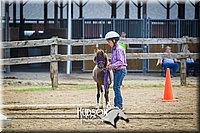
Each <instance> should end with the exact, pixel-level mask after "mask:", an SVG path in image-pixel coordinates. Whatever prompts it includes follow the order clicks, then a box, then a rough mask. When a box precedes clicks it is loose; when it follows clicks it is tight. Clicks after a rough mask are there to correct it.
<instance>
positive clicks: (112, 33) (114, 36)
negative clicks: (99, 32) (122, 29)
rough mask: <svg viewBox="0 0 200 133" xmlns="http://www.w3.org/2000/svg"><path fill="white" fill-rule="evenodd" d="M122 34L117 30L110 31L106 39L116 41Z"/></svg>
mask: <svg viewBox="0 0 200 133" xmlns="http://www.w3.org/2000/svg"><path fill="white" fill-rule="evenodd" d="M119 37H120V35H119V34H118V33H117V32H115V31H109V32H108V33H107V34H106V35H105V39H106V40H112V39H115V40H116V41H118V40H119Z"/></svg>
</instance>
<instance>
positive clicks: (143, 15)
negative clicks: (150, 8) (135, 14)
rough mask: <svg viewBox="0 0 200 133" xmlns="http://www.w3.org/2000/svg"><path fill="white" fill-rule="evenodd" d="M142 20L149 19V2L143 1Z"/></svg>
mask: <svg viewBox="0 0 200 133" xmlns="http://www.w3.org/2000/svg"><path fill="white" fill-rule="evenodd" d="M142 6H143V7H142V18H143V19H146V18H147V0H143V5H142Z"/></svg>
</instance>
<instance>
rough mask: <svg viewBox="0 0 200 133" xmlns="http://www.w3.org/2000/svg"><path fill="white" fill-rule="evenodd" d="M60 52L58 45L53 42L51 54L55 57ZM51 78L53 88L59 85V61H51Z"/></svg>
mask: <svg viewBox="0 0 200 133" xmlns="http://www.w3.org/2000/svg"><path fill="white" fill-rule="evenodd" d="M57 54H58V45H57V44H52V45H51V56H53V58H54V57H55V55H57ZM50 78H51V84H52V88H53V89H55V88H57V87H58V61H51V62H50Z"/></svg>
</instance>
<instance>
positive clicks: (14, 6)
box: [13, 0, 16, 27]
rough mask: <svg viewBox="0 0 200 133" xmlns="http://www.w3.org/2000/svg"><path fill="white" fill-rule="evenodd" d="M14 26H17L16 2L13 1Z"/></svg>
mask: <svg viewBox="0 0 200 133" xmlns="http://www.w3.org/2000/svg"><path fill="white" fill-rule="evenodd" d="M13 25H14V27H15V26H16V0H13Z"/></svg>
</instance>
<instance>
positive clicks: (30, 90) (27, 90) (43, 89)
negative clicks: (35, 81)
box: [14, 88, 52, 92]
mask: <svg viewBox="0 0 200 133" xmlns="http://www.w3.org/2000/svg"><path fill="white" fill-rule="evenodd" d="M46 90H52V88H27V89H19V90H14V91H16V92H33V91H46Z"/></svg>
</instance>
